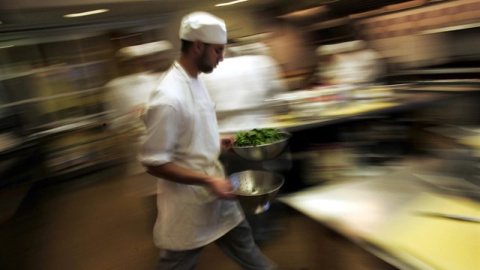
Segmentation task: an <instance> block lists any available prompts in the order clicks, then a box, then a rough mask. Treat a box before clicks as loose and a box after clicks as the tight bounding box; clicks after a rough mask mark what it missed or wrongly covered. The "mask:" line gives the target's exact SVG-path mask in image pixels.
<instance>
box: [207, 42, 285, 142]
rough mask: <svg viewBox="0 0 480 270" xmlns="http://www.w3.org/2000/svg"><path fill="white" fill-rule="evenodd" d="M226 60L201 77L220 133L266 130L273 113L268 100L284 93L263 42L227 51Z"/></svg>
mask: <svg viewBox="0 0 480 270" xmlns="http://www.w3.org/2000/svg"><path fill="white" fill-rule="evenodd" d="M227 52H228V54H227V57H226V58H225V60H224V62H223V63H222V65H221V66H219V67H218V68H217V70H215V72H214V73H212V74H203V75H202V76H203V79H204V81H205V85H206V87H207V90H208V92H209V94H210V96H211V97H212V100H213V101H214V102H215V104H216V113H217V117H218V125H219V127H220V131H222V132H223V131H226V132H236V131H239V130H248V129H253V128H259V127H262V126H267V125H268V123H269V117H271V116H273V114H274V113H275V112H274V111H273V109H271V108H270V107H268V105H269V104H268V99H271V98H272V97H273V96H275V95H276V94H279V93H282V92H284V91H286V90H287V85H286V84H285V82H284V81H283V79H282V72H281V69H280V65H279V64H278V62H277V61H276V60H275V59H274V58H273V57H271V56H270V49H269V48H268V46H267V45H265V44H264V43H262V42H254V43H251V44H245V45H237V46H232V47H230V46H229V48H227Z"/></svg>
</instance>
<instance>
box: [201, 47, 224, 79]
mask: <svg viewBox="0 0 480 270" xmlns="http://www.w3.org/2000/svg"><path fill="white" fill-rule="evenodd" d="M224 50H225V45H223V44H207V43H204V47H203V51H202V54H201V55H200V58H199V61H198V69H199V70H200V71H201V72H203V73H211V72H212V71H213V69H214V68H216V67H217V65H218V63H220V62H221V61H223V53H224Z"/></svg>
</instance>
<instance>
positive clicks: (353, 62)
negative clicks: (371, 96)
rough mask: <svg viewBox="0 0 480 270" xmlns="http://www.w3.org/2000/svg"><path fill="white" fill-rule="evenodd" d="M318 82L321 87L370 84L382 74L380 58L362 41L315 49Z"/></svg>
mask: <svg viewBox="0 0 480 270" xmlns="http://www.w3.org/2000/svg"><path fill="white" fill-rule="evenodd" d="M316 53H317V56H318V58H319V64H318V69H317V78H318V82H319V83H320V84H323V85H340V84H370V83H373V82H375V81H376V80H378V78H379V77H380V75H381V74H382V69H383V65H382V61H381V59H382V58H381V56H380V55H379V54H378V53H377V52H376V51H374V50H372V49H369V48H368V47H367V44H366V42H364V41H363V40H354V41H349V42H343V43H337V44H330V45H323V46H320V47H318V48H317V51H316Z"/></svg>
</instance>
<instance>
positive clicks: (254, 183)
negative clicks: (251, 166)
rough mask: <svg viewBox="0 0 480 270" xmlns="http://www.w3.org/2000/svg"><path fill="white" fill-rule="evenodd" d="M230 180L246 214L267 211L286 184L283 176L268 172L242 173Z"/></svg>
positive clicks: (251, 171)
mask: <svg viewBox="0 0 480 270" xmlns="http://www.w3.org/2000/svg"><path fill="white" fill-rule="evenodd" d="M228 178H229V179H230V181H231V183H232V185H233V187H234V193H235V194H236V195H237V198H238V200H239V202H240V204H241V205H242V208H243V210H244V212H245V213H246V214H259V213H262V212H265V211H267V210H268V208H269V207H270V202H271V201H272V200H273V199H274V198H275V195H276V194H277V192H278V190H279V189H280V188H281V187H282V185H283V183H284V178H283V176H281V175H279V174H276V173H272V172H268V171H254V170H248V171H241V172H237V173H233V174H231V175H230V176H229V177H228Z"/></svg>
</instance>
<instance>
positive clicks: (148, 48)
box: [105, 41, 173, 174]
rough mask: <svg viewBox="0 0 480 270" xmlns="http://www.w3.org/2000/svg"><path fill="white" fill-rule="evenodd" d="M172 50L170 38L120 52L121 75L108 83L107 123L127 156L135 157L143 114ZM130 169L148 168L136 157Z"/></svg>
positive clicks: (118, 53) (166, 65)
mask: <svg viewBox="0 0 480 270" xmlns="http://www.w3.org/2000/svg"><path fill="white" fill-rule="evenodd" d="M172 49H173V47H172V44H171V43H170V42H169V41H157V42H150V43H145V44H140V45H135V46H129V47H124V48H122V49H120V50H118V51H117V53H116V58H117V61H118V68H119V73H120V76H119V77H117V78H115V79H113V80H111V81H110V82H108V83H107V84H106V85H105V87H106V89H107V103H106V106H107V111H108V112H109V119H110V120H109V121H108V123H107V126H108V128H110V129H111V130H112V131H113V132H114V133H115V134H117V135H119V136H121V138H122V139H123V140H122V142H123V143H124V145H123V147H124V151H125V155H127V157H126V158H127V159H131V158H132V156H131V154H130V153H131V152H132V151H134V152H137V151H138V143H139V139H140V137H141V135H142V134H143V133H144V131H145V126H144V124H143V122H142V120H141V116H142V114H143V113H144V112H145V107H146V103H147V101H148V99H149V97H150V94H151V93H152V92H153V90H154V89H155V87H156V86H157V85H158V82H159V79H160V78H161V77H162V75H163V72H165V71H166V70H167V69H168V67H169V66H170V65H171V63H172V61H173V57H172ZM128 170H129V173H130V174H136V173H140V172H143V171H144V168H143V167H142V166H139V165H138V162H135V161H134V160H132V162H130V163H129V166H128Z"/></svg>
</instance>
